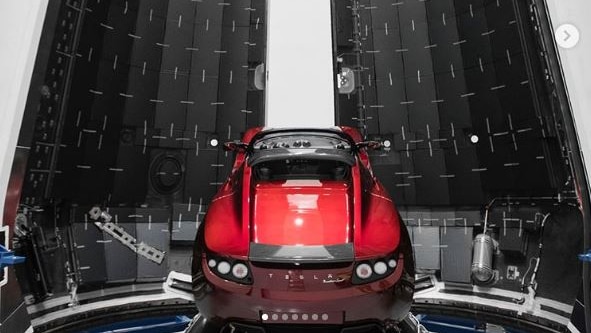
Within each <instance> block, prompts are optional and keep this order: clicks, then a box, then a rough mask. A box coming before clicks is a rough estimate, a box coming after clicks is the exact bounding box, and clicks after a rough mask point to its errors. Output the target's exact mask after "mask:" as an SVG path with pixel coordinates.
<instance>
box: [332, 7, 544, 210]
mask: <svg viewBox="0 0 591 333" xmlns="http://www.w3.org/2000/svg"><path fill="white" fill-rule="evenodd" d="M358 9H359V11H360V15H359V19H360V25H359V27H360V30H361V31H360V33H361V44H360V46H361V48H362V50H363V52H362V55H363V56H362V58H361V60H362V61H361V63H359V64H357V65H359V66H361V68H362V71H361V73H360V77H361V84H362V85H363V95H364V96H363V100H362V101H361V105H362V106H363V107H364V109H363V111H364V112H365V114H366V115H367V116H368V117H369V118H371V119H361V120H362V125H361V126H366V127H367V129H368V134H369V137H376V138H383V137H384V136H390V135H392V138H393V147H392V148H391V149H392V151H393V152H395V153H397V154H399V156H400V161H401V163H398V165H396V166H395V167H393V168H386V167H385V166H384V167H380V170H379V171H377V172H376V174H377V175H378V177H380V179H381V180H382V181H383V182H384V183H385V185H386V186H387V187H388V189H389V190H390V191H391V192H393V193H394V197H395V199H396V200H397V203H398V204H399V205H405V204H408V205H418V204H421V205H433V204H452V205H478V204H481V203H482V202H484V201H485V200H487V197H491V196H496V195H500V194H501V193H504V194H508V193H513V194H515V195H518V194H520V195H521V194H523V195H533V194H539V193H551V192H552V191H555V189H553V186H555V185H554V184H553V183H550V182H549V180H548V179H549V173H548V168H547V167H544V166H543V164H544V163H545V161H544V159H545V156H544V152H543V149H545V148H544V146H545V145H546V142H545V140H544V137H543V135H542V134H543V133H542V131H541V130H540V129H541V128H540V124H541V125H542V126H543V122H541V121H540V118H539V117H538V115H537V113H536V110H535V109H534V103H533V99H532V98H533V97H532V93H531V90H530V87H529V82H528V78H527V72H526V68H525V61H524V58H523V57H524V51H523V46H522V45H523V44H522V43H521V40H520V34H519V30H518V25H517V18H516V17H515V12H514V9H513V4H512V3H511V2H510V1H447V0H445V1H436V2H434V1H409V2H399V3H396V4H394V5H393V4H392V3H391V2H388V1H385V0H373V1H361V2H360V6H359V8H358ZM350 10H351V9H350V8H347V9H346V8H341V7H340V6H338V5H337V6H336V13H337V21H338V20H339V19H340V20H344V19H343V17H344V16H345V15H346V14H347V13H348V11H350ZM337 26H341V27H344V26H345V25H343V24H340V25H339V23H338V22H337ZM338 33H339V34H344V33H345V30H342V31H340V32H338ZM349 33H350V34H351V37H353V35H352V32H351V31H349ZM340 40H341V42H340V43H339V44H338V45H337V48H338V53H339V54H342V55H343V57H344V59H345V62H346V63H347V62H351V63H352V64H353V65H355V64H356V62H355V61H356V59H355V57H354V56H353V55H354V54H353V52H352V50H353V47H354V45H353V41H352V38H351V40H349V42H348V43H346V42H345V41H344V38H341V39H340ZM372 78H375V79H373V80H372ZM351 97H353V98H351ZM338 107H339V124H343V125H353V126H357V125H358V119H359V109H358V104H357V96H356V95H355V94H353V95H351V96H339V106H338ZM376 111H377V112H376ZM376 120H377V123H376ZM376 124H377V126H378V127H376ZM476 139H477V140H478V141H477V142H471V140H476ZM491 142H492V144H491ZM515 146H517V149H515ZM389 154H391V153H389ZM427 156H428V158H427ZM536 162H540V163H536ZM435 174H437V177H438V178H436V177H435ZM392 178H394V180H392ZM411 190H414V191H411Z"/></svg>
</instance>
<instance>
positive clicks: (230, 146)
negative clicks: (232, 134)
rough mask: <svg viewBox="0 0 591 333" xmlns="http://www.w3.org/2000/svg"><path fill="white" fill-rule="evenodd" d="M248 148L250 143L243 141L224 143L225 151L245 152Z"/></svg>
mask: <svg viewBox="0 0 591 333" xmlns="http://www.w3.org/2000/svg"><path fill="white" fill-rule="evenodd" d="M247 148H248V143H244V142H242V141H229V142H226V143H224V150H225V151H245V150H246V149H247Z"/></svg>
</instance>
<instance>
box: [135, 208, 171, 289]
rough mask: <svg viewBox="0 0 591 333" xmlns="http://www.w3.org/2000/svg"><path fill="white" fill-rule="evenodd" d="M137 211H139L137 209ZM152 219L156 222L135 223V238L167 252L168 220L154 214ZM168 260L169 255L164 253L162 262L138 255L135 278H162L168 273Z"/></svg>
mask: <svg viewBox="0 0 591 333" xmlns="http://www.w3.org/2000/svg"><path fill="white" fill-rule="evenodd" d="M138 213H140V211H139V210H138ZM152 220H155V221H157V222H149V223H137V224H136V233H137V239H138V241H141V242H144V243H146V244H148V245H150V246H153V247H155V248H157V249H158V250H160V251H164V252H165V253H167V254H168V253H169V252H170V250H169V231H168V226H169V225H168V221H167V219H165V218H160V219H157V218H156V216H152ZM169 260H170V259H169V256H168V255H165V257H164V260H163V261H162V263H161V264H157V263H155V262H153V261H150V260H148V259H146V258H144V257H141V256H138V259H137V270H136V272H137V279H138V280H152V279H163V278H164V277H165V276H166V274H168V261H169Z"/></svg>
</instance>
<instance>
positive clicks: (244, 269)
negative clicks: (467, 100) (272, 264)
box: [207, 254, 252, 284]
mask: <svg viewBox="0 0 591 333" xmlns="http://www.w3.org/2000/svg"><path fill="white" fill-rule="evenodd" d="M207 266H208V267H209V270H210V271H211V272H212V273H213V274H215V275H216V276H218V277H220V278H222V279H224V280H229V281H232V282H236V283H240V284H252V275H251V273H250V268H249V267H248V264H247V263H246V262H244V261H241V260H238V259H234V258H230V257H221V256H217V255H213V254H208V255H207Z"/></svg>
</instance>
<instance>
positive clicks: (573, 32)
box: [554, 24, 580, 49]
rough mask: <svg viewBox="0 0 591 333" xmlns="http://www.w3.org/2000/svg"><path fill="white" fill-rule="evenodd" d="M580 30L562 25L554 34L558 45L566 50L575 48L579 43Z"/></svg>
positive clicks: (570, 25)
mask: <svg viewBox="0 0 591 333" xmlns="http://www.w3.org/2000/svg"><path fill="white" fill-rule="evenodd" d="M579 37H580V35H579V30H578V29H577V27H575V26H574V25H572V24H562V25H560V26H559V27H558V28H557V29H556V31H555V32H554V38H555V39H556V44H558V46H560V47H561V48H564V49H570V48H573V47H575V46H576V45H577V44H578V43H579Z"/></svg>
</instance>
